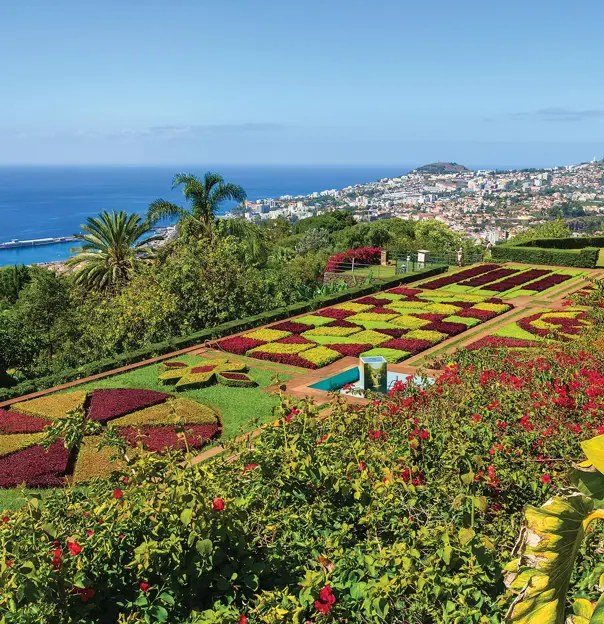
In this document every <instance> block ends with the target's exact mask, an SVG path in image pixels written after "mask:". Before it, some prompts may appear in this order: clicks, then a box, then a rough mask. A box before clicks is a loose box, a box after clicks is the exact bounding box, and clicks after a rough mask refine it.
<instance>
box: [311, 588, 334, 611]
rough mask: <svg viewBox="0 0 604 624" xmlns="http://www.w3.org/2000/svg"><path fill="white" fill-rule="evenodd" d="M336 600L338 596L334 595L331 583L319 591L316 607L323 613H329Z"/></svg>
mask: <svg viewBox="0 0 604 624" xmlns="http://www.w3.org/2000/svg"><path fill="white" fill-rule="evenodd" d="M335 602H336V597H335V596H334V595H333V590H332V589H331V587H330V586H329V585H325V587H324V588H323V589H322V590H321V591H320V592H319V600H315V609H316V610H317V611H318V612H319V613H321V614H322V615H328V614H329V612H330V611H331V608H332V607H333V605H334V604H335Z"/></svg>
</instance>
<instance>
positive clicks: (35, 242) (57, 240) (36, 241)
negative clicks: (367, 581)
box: [0, 236, 76, 249]
mask: <svg viewBox="0 0 604 624" xmlns="http://www.w3.org/2000/svg"><path fill="white" fill-rule="evenodd" d="M75 240H76V238H75V236H57V237H54V238H33V239H29V240H19V239H17V238H14V239H13V240H10V241H6V242H4V243H0V249H21V248H22V247H42V246H43V245H57V244H61V243H71V242H73V241H75Z"/></svg>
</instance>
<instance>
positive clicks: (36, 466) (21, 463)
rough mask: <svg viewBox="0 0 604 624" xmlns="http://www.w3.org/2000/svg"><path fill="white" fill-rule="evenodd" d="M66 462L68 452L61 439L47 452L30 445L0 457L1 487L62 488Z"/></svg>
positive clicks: (67, 460) (39, 447)
mask: <svg viewBox="0 0 604 624" xmlns="http://www.w3.org/2000/svg"><path fill="white" fill-rule="evenodd" d="M11 437H12V436H11ZM68 463H69V451H68V450H67V449H66V448H65V446H64V444H63V441H62V440H60V441H57V442H55V443H54V444H52V445H51V446H50V447H49V449H48V452H46V451H45V450H44V447H42V446H30V447H29V448H26V449H23V450H21V451H17V452H16V453H11V454H10V455H6V456H5V457H2V458H0V487H2V488H13V487H17V486H18V485H21V484H25V485H26V486H27V487H61V486H62V485H63V484H64V476H65V473H66V472H67V466H68Z"/></svg>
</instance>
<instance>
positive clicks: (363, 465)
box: [359, 462, 367, 472]
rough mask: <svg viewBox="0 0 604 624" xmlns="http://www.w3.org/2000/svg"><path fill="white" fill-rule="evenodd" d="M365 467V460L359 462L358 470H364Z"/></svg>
mask: <svg viewBox="0 0 604 624" xmlns="http://www.w3.org/2000/svg"><path fill="white" fill-rule="evenodd" d="M365 468H367V466H365V462H359V470H360V471H361V472H363V470H365Z"/></svg>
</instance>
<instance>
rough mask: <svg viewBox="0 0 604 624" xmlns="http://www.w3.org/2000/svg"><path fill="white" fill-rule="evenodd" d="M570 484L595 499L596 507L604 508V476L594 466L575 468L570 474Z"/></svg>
mask: <svg viewBox="0 0 604 624" xmlns="http://www.w3.org/2000/svg"><path fill="white" fill-rule="evenodd" d="M570 482H571V483H572V484H573V485H574V486H575V487H576V488H577V489H578V490H579V492H581V493H583V494H585V495H586V496H589V497H590V498H592V499H594V506H595V507H602V506H604V475H603V474H602V473H601V472H598V471H597V470H596V469H595V468H594V467H593V466H589V467H582V466H578V467H577V468H575V469H574V470H573V471H572V472H571V473H570ZM596 501H601V502H600V503H597V502H596Z"/></svg>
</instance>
